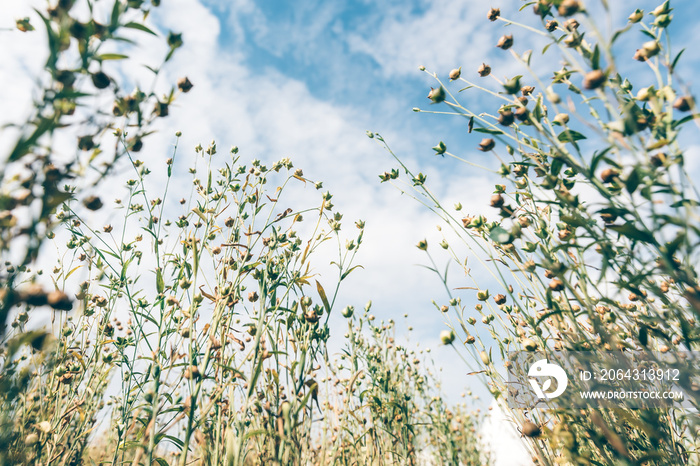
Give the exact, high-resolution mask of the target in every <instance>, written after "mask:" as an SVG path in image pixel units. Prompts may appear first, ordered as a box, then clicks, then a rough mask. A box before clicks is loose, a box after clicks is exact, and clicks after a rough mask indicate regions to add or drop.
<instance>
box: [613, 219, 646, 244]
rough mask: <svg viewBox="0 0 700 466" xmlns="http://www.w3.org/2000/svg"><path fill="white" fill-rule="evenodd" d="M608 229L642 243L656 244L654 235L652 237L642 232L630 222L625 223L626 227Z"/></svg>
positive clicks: (615, 226)
mask: <svg viewBox="0 0 700 466" xmlns="http://www.w3.org/2000/svg"><path fill="white" fill-rule="evenodd" d="M608 228H610V229H611V230H613V231H616V232H618V233H620V234H621V235H623V236H626V237H628V238H630V239H632V240H635V241H642V242H644V243H654V242H655V241H654V235H652V234H651V233H649V232H646V231H642V230H640V229H639V228H637V227H635V226H634V225H632V224H631V223H629V222H628V223H625V224H624V225H610V226H609V227H608Z"/></svg>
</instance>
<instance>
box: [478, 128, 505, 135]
mask: <svg viewBox="0 0 700 466" xmlns="http://www.w3.org/2000/svg"><path fill="white" fill-rule="evenodd" d="M474 131H476V132H477V133H486V134H503V131H501V130H500V129H491V128H474Z"/></svg>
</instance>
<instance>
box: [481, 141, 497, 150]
mask: <svg viewBox="0 0 700 466" xmlns="http://www.w3.org/2000/svg"><path fill="white" fill-rule="evenodd" d="M494 147H496V142H495V141H494V140H493V139H491V138H484V139H482V140H481V142H480V143H479V150H480V151H481V152H488V151H490V150H492V149H493V148H494Z"/></svg>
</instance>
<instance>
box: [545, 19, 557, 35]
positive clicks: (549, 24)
mask: <svg viewBox="0 0 700 466" xmlns="http://www.w3.org/2000/svg"><path fill="white" fill-rule="evenodd" d="M557 26H559V23H558V22H557V21H556V20H553V19H550V20H549V21H547V23H546V24H545V28H546V29H547V30H548V31H549V32H554V31H555V30H556V29H557Z"/></svg>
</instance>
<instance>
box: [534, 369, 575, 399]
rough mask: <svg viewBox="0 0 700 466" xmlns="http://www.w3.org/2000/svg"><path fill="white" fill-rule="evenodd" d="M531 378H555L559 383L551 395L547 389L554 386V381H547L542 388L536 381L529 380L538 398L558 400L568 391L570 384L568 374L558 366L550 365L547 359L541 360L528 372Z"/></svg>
mask: <svg viewBox="0 0 700 466" xmlns="http://www.w3.org/2000/svg"><path fill="white" fill-rule="evenodd" d="M527 375H528V376H530V377H554V378H555V379H556V381H557V389H556V390H554V391H553V392H551V393H547V389H548V388H549V387H550V386H551V385H552V379H551V378H549V379H547V380H546V381H545V382H544V384H542V387H540V384H539V383H538V382H537V380H535V379H532V378H531V379H529V380H530V385H532V389H533V390H534V391H535V393H536V394H537V396H538V398H556V397H558V396H559V395H561V394H562V393H564V390H566V386H567V385H568V383H569V379H568V378H567V377H566V372H564V369H562V368H561V367H559V366H558V365H556V364H549V363H548V362H547V360H546V359H540V360H539V361H537V362H536V363H534V364H533V365H532V366H530V370H529V371H528V372H527Z"/></svg>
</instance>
